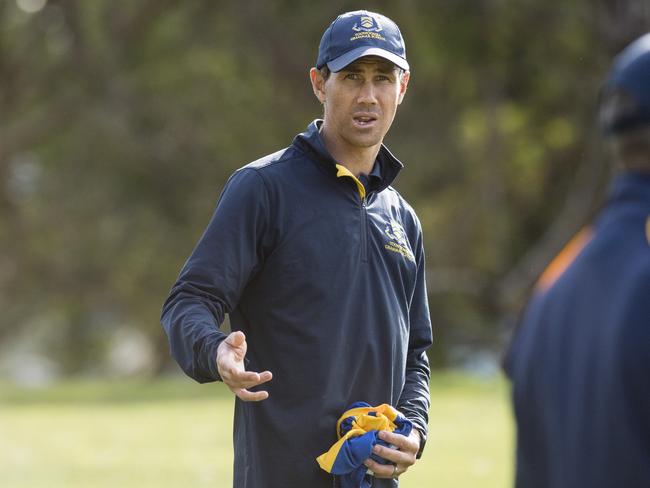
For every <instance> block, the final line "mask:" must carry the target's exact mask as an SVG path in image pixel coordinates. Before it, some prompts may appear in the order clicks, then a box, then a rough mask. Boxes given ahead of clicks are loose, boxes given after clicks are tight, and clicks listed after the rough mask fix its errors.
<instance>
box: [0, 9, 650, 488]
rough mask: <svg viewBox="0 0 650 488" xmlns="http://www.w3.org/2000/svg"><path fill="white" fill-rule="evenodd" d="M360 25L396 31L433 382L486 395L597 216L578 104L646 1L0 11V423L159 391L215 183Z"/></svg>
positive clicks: (590, 110)
mask: <svg viewBox="0 0 650 488" xmlns="http://www.w3.org/2000/svg"><path fill="white" fill-rule="evenodd" d="M358 8H368V9H370V10H375V11H379V12H381V13H383V14H385V15H387V16H389V17H391V18H393V19H394V20H395V21H396V22H397V23H398V24H399V26H400V28H401V30H402V33H403V35H404V38H405V40H406V45H407V55H408V58H409V62H410V64H411V66H412V75H411V82H410V85H409V90H408V94H407V96H406V98H405V101H404V103H403V104H402V106H401V107H400V110H399V111H398V115H397V118H396V122H395V123H394V126H393V128H392V129H391V132H390V133H389V136H388V138H387V141H386V143H387V145H388V146H389V147H390V149H391V150H392V151H393V152H394V153H395V154H396V155H397V156H398V157H399V158H400V159H401V160H402V161H403V162H404V163H405V165H406V169H405V170H404V171H403V172H402V173H401V175H400V176H399V178H398V180H397V182H396V185H395V186H396V187H397V189H398V190H399V191H400V192H401V193H402V194H403V195H404V196H405V197H406V198H407V199H408V200H409V202H410V203H411V204H412V205H413V206H414V207H415V209H416V211H417V212H418V214H419V216H420V219H421V220H422V224H423V227H424V233H425V241H426V250H427V260H428V285H429V293H430V296H429V299H430V306H431V314H432V322H433V324H434V335H435V345H434V347H433V348H432V350H431V351H430V358H431V362H432V364H433V365H434V367H435V368H436V370H439V371H443V373H438V374H440V375H442V376H441V377H443V378H447V376H445V375H446V374H456V373H444V371H449V370H454V371H458V370H460V371H462V372H465V373H470V374H471V375H474V376H479V377H484V378H493V377H498V375H499V358H500V354H501V352H502V351H503V348H504V345H505V344H506V343H507V340H508V336H509V334H510V332H511V330H512V328H513V327H514V325H515V323H516V320H517V316H518V314H519V313H520V311H521V307H522V305H523V303H524V300H525V298H526V295H527V292H528V291H529V289H530V287H531V285H532V284H533V283H534V281H535V279H536V278H537V277H538V275H539V274H540V272H541V271H542V270H543V269H544V267H545V265H546V264H547V263H548V261H549V260H550V259H551V258H552V257H553V256H554V255H555V254H556V253H557V252H558V251H559V250H560V249H561V248H562V247H563V245H564V244H565V243H566V242H567V241H568V240H569V239H570V238H571V237H572V236H573V235H574V234H575V233H576V232H577V231H578V230H579V229H580V228H581V226H582V225H583V224H585V223H586V222H587V221H588V220H589V218H590V216H591V215H592V214H593V213H594V211H595V210H596V209H597V208H598V205H599V204H600V203H601V201H602V195H603V191H604V189H605V188H606V183H607V180H608V179H609V177H610V176H611V173H612V171H613V170H614V169H613V168H612V166H611V164H610V161H609V158H608V156H607V152H606V147H605V145H604V144H603V142H602V141H601V140H600V139H599V137H598V133H597V127H596V124H595V115H596V100H597V97H598V91H599V86H600V82H601V81H602V78H603V76H604V74H605V73H606V71H607V68H608V66H609V63H610V61H611V58H612V56H613V55H614V54H615V53H617V52H618V51H619V50H620V49H621V48H622V47H623V46H624V45H626V44H627V43H628V42H629V41H631V40H632V39H634V38H635V37H637V36H638V35H640V34H641V33H643V32H646V31H648V30H650V3H648V1H647V0H561V1H560V0H544V1H542V0H519V1H515V0H433V1H432V0H427V1H425V0H399V1H398V0H390V1H389V0H386V1H377V0H368V1H366V2H361V3H360V2H351V1H343V0H332V1H329V2H308V1H297V0H294V1H290V0H285V1H283V0H273V1H261V0H258V1H252V0H251V1H234V0H233V1H218V0H214V1H208V0H204V1H198V0H197V1H180V0H133V1H128V2H126V1H122V2H119V1H118V2H116V1H109V0H86V1H81V0H0V310H2V314H1V315H0V384H2V385H4V386H3V388H4V389H5V393H6V392H13V393H6V394H5V403H6V404H9V405H23V403H21V402H25V401H27V400H25V397H24V396H21V395H22V393H20V391H19V390H17V389H16V388H19V389H20V388H24V387H31V388H37V387H38V388H43V387H48V385H49V386H51V385H54V384H57V383H59V382H61V381H70V380H75V381H82V382H83V381H88V380H91V381H96V380H98V379H100V380H102V381H103V382H106V384H113V383H114V382H115V381H116V380H125V381H126V380H127V379H128V381H134V378H135V379H136V381H142V378H146V379H148V380H149V379H152V378H153V379H156V378H161V377H166V376H168V375H169V374H177V373H178V368H177V367H176V366H175V364H173V363H172V362H171V360H170V357H169V352H168V346H167V341H166V338H165V336H164V333H163V331H162V328H161V327H160V325H159V315H160V308H161V305H162V302H163V301H164V299H165V298H166V296H167V293H168V291H169V288H170V287H171V285H172V284H173V282H174V280H175V279H176V276H177V273H178V272H179V270H180V267H181V266H182V264H183V262H184V260H185V259H186V258H187V256H188V255H189V253H190V252H191V250H192V248H193V246H194V244H195V242H196V241H197V239H198V238H199V236H200V234H201V233H202V231H203V229H204V227H205V225H206V224H207V222H208V219H209V218H210V215H211V213H212V211H213V209H214V205H215V203H216V200H217V198H218V195H219V193H220V190H221V188H222V186H223V184H224V182H225V180H226V179H227V178H228V176H229V175H230V173H231V172H232V171H233V170H235V169H236V168H238V167H240V166H243V165H244V164H246V163H248V162H250V161H252V160H254V159H257V158H259V157H261V156H263V155H265V154H268V153H270V152H274V151H276V150H278V149H280V148H282V147H285V146H287V145H288V144H289V143H290V141H291V139H292V138H293V136H294V135H295V134H296V133H298V132H301V131H302V130H304V128H305V127H306V126H307V125H308V123H309V122H311V121H312V120H313V119H314V118H317V117H319V115H320V106H319V104H318V103H317V101H316V99H315V98H314V96H313V94H312V91H311V87H310V84H309V80H308V70H309V68H310V67H311V66H312V65H313V64H314V63H315V59H316V55H317V49H318V43H319V40H320V36H321V34H322V32H323V30H324V29H325V28H326V26H327V25H328V24H329V23H330V22H331V21H332V20H333V19H334V18H335V17H336V15H338V14H339V13H341V12H343V11H347V10H354V9H358ZM187 381H189V380H187ZM463 381H465V380H463ZM496 381H497V383H496V384H497V386H495V388H496V389H497V390H498V391H499V392H501V393H499V395H502V394H503V395H502V396H501V397H499V398H501V399H502V400H503V402H504V403H505V401H506V394H505V390H504V389H503V386H498V385H500V383H499V381H500V380H496ZM138 384H140V383H138ZM165 388H167V390H165V391H168V390H169V391H171V390H172V389H171V388H168V387H165ZM183 388H190V389H191V388H193V387H185V386H184V387H183ZM499 388H501V389H499ZM136 389H137V388H136ZM163 389H164V388H163ZM75 391H76V390H75ZM156 391H157V390H156ZM183 391H185V390H183ZM188 391H189V390H188ZM191 391H192V392H194V393H193V395H199V394H198V393H196V392H197V391H198V390H193V389H191ZM202 391H205V390H202ZM68 394H70V398H76V397H75V394H74V393H70V392H67V393H65V392H64V393H60V395H59V396H56V395H55V397H56V398H65V397H66V395H68ZM76 394H80V393H79V392H77V393H76ZM0 395H1V393H0ZM12 395H13V396H12ZM102 395H108V394H104V393H102V394H99V395H98V396H97V397H93V398H105V397H106V398H107V397H110V395H108V396H102ZM124 395H125V396H128V394H126V393H125V394H124ZM203 395H205V393H203ZM82 396H83V395H82ZM91 396H92V394H91ZM118 396H119V395H118ZM136 396H137V395H136ZM199 396H200V395H199ZM11 398H13V399H14V400H11ZM47 398H50V397H46V400H43V402H44V404H48V401H49V400H47ZM120 398H121V397H120ZM7 399H9V400H7ZM12 401H13V402H14V403H12ZM7 402H8V403H7ZM0 406H2V403H0ZM504 408H505V407H504ZM504 411H505V410H504ZM1 422H2V419H1V418H0V429H1V428H2V427H1V425H2V424H1ZM26 422H27V421H26ZM504 422H505V421H504ZM226 430H227V429H226ZM1 434H2V432H1V431H0V437H1ZM17 435H19V434H17ZM504 435H507V436H509V435H510V434H509V433H508V434H504ZM1 465H2V458H1V457H0V466H1ZM14 466H15V465H14ZM479 468H480V466H479ZM479 471H480V469H479ZM16 472H17V471H14V473H16ZM213 475H214V473H213ZM0 476H1V475H0ZM16 476H18V475H16ZM0 479H1V478H0ZM16 479H17V478H16ZM201 479H203V478H201ZM14 482H16V480H15V479H14ZM16 483H17V482H16ZM199 484H200V483H198V482H197V484H196V485H197V486H198V485H199ZM7 486H10V485H7ZM16 486H18V485H17V484H16ZM44 486H45V485H44ZM48 486H49V485H48ZM66 486H72V485H70V484H67V485H66ZM85 486H99V485H97V484H96V483H95V484H93V483H90V484H86V485H85ZM140 486H147V484H146V482H143V484H141V485H140ZM176 486H180V485H176ZM213 486H214V485H213ZM216 486H220V485H218V484H217V485H216ZM223 486H226V484H224V485H223ZM413 486H416V485H413ZM450 486H451V485H450ZM455 486H463V485H462V484H456V485H455ZM468 486H469V485H468ZM482 486H488V484H484V485H482Z"/></svg>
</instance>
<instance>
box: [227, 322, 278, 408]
mask: <svg viewBox="0 0 650 488" xmlns="http://www.w3.org/2000/svg"><path fill="white" fill-rule="evenodd" d="M246 347H247V346H246V336H245V335H244V333H243V332H240V331H236V332H232V333H230V335H228V337H226V338H225V340H223V341H222V342H221V344H219V347H218V348H217V370H218V371H219V375H220V376H221V379H222V380H223V382H224V383H225V384H226V385H227V386H228V388H230V391H232V392H233V393H234V394H235V395H237V397H238V398H239V399H241V400H243V401H245V402H259V401H260V400H266V399H267V398H268V397H269V393H268V392H267V391H248V388H252V387H254V386H257V385H261V384H262V383H266V382H267V381H269V380H271V379H272V378H273V375H272V374H271V372H270V371H264V372H263V373H255V372H254V371H246V369H245V368H244V357H245V356H246Z"/></svg>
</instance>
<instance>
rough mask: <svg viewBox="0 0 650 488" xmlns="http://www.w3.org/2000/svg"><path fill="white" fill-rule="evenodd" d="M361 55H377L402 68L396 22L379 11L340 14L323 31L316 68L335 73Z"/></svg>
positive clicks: (402, 49) (403, 61)
mask: <svg viewBox="0 0 650 488" xmlns="http://www.w3.org/2000/svg"><path fill="white" fill-rule="evenodd" d="M362 56H380V57H382V58H384V59H387V60H388V61H391V62H392V63H394V64H395V65H396V66H398V67H400V68H402V69H403V70H408V69H409V64H408V63H407V62H406V47H405V46H404V39H402V34H401V32H400V31H399V27H397V24H395V22H393V21H392V20H390V19H389V18H388V17H385V16H383V15H381V14H376V13H374V12H368V11H367V10H357V11H355V12H347V13H344V14H341V15H339V16H338V17H337V18H336V19H334V22H332V23H331V24H330V26H329V27H328V28H327V30H325V33H324V34H323V37H322V39H321V41H320V46H319V48H318V60H317V61H316V68H318V69H321V68H322V67H323V66H325V65H327V67H328V68H329V69H330V71H333V72H337V71H340V70H342V69H343V68H345V67H346V66H347V65H348V64H350V63H352V62H353V61H356V60H357V59H359V58H360V57H362Z"/></svg>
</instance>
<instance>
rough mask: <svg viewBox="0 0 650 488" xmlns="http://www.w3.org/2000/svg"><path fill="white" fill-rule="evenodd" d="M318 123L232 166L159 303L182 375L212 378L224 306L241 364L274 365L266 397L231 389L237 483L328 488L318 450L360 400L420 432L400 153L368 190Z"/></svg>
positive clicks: (414, 227) (408, 224) (422, 346)
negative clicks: (252, 398)
mask: <svg viewBox="0 0 650 488" xmlns="http://www.w3.org/2000/svg"><path fill="white" fill-rule="evenodd" d="M320 123H321V122H320V121H315V122H314V123H312V124H310V126H309V127H308V129H307V131H306V132H304V133H302V134H299V135H298V136H297V137H296V138H295V139H294V141H293V143H292V144H291V146H289V147H288V148H286V149H284V150H282V151H279V152H277V153H274V154H271V155H269V156H267V157H265V158H262V159H260V160H258V161H255V162H253V163H251V164H249V165H247V166H245V167H243V168H241V169H239V170H238V171H236V172H235V173H234V174H233V176H231V178H230V179H229V181H228V183H227V184H226V187H225V189H224V190H223V192H222V194H221V197H220V199H219V202H218V204H217V208H216V210H215V213H214V215H213V217H212V219H211V221H210V223H209V225H208V227H207V229H206V231H205V233H204V234H203V236H202V237H201V239H200V241H199V243H198V244H197V246H196V248H195V249H194V251H193V252H192V255H191V256H190V258H189V259H188V260H187V262H186V263H185V265H184V267H183V269H182V271H181V273H180V276H179V278H178V281H177V282H176V284H175V285H174V286H173V288H172V290H171V293H170V295H169V297H168V299H167V301H166V302H165V305H164V307H163V314H162V324H163V326H164V328H165V330H166V332H167V335H168V337H169V341H170V345H171V352H172V355H173V356H174V358H175V359H176V361H177V362H178V363H179V364H180V366H181V367H182V369H183V370H184V371H185V372H186V373H187V374H188V375H189V376H190V377H192V378H194V379H196V380H197V381H199V382H207V381H214V380H218V379H219V375H218V372H217V368H216V362H215V358H216V353H217V347H218V345H219V344H220V342H221V341H222V340H223V339H224V338H225V334H224V333H223V332H221V331H220V330H219V328H218V326H219V325H220V324H221V323H222V322H223V319H224V315H225V314H226V313H228V314H230V323H231V327H232V329H233V330H241V331H243V332H244V333H245V334H246V340H247V344H248V352H247V356H246V357H247V361H248V362H247V369H249V370H252V371H264V370H270V371H272V372H273V380H271V381H270V382H269V383H266V384H265V385H264V389H265V390H267V391H268V392H269V398H268V399H267V400H264V401H261V402H242V401H240V400H239V399H236V400H235V419H234V449H235V465H234V482H233V485H234V486H235V487H236V488H262V487H264V488H275V487H277V488H287V487H289V488H292V487H304V486H309V487H310V488H330V487H332V486H333V480H332V477H331V475H329V474H327V473H326V472H324V471H322V470H320V468H319V467H318V464H317V463H316V457H317V456H318V455H320V454H322V453H323V452H325V451H327V449H329V447H330V446H331V445H332V444H333V443H334V442H335V441H336V432H335V430H336V421H337V419H338V417H339V415H341V413H342V412H343V411H344V410H345V409H346V407H347V406H348V405H350V404H351V403H353V402H355V401H365V402H367V403H369V404H371V405H379V404H381V403H388V404H391V405H393V406H395V407H396V408H397V409H398V410H400V411H401V412H402V413H403V414H404V415H405V416H406V417H407V418H408V419H409V420H411V421H412V422H413V423H414V427H415V428H417V429H418V430H419V431H420V432H421V433H422V435H423V436H426V433H427V419H428V414H427V412H428V408H429V384H428V383H429V364H428V361H427V356H426V353H425V351H426V349H427V348H428V347H429V346H430V345H431V342H432V333H431V323H430V318H429V309H428V304H427V293H426V286H425V275H424V270H425V262H424V250H423V242H422V232H421V227H420V223H419V221H418V219H417V217H416V215H415V212H414V211H413V209H412V208H411V207H410V206H409V205H408V204H407V203H406V202H405V201H404V199H403V198H402V197H401V196H400V195H399V194H398V193H397V191H395V190H394V189H393V188H391V187H390V186H389V185H390V183H391V182H392V181H393V179H394V178H395V176H396V175H397V173H398V172H399V170H400V169H401V167H402V164H401V163H400V162H399V161H398V160H397V159H396V158H395V157H394V156H393V155H392V154H391V153H390V152H389V151H388V149H386V148H385V147H384V146H382V148H381V150H380V152H379V154H378V157H377V161H376V163H375V164H376V165H378V166H377V167H378V168H379V173H380V175H381V178H377V177H376V172H373V173H375V176H374V177H371V178H369V180H370V183H369V188H368V191H366V188H365V187H364V185H362V184H361V183H360V182H359V181H358V180H356V179H355V178H354V177H353V176H352V175H351V174H349V172H346V171H345V169H344V168H343V167H341V166H338V165H337V164H336V162H335V161H334V160H333V159H332V157H331V156H330V155H329V154H328V153H327V151H326V150H325V147H324V145H323V142H322V139H321V137H320V134H319V132H318V130H319V126H320ZM215 461H216V462H218V460H215ZM374 486H375V487H378V488H381V487H395V486H398V484H397V482H396V481H394V480H379V479H377V480H375V484H374Z"/></svg>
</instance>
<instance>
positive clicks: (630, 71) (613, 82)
mask: <svg viewBox="0 0 650 488" xmlns="http://www.w3.org/2000/svg"><path fill="white" fill-rule="evenodd" d="M619 91H620V92H622V93H624V94H625V95H627V96H629V97H630V101H631V103H630V105H629V108H626V110H623V111H619V112H618V113H616V114H615V115H614V116H609V117H605V118H604V119H603V120H602V121H601V124H602V129H603V132H605V133H606V134H615V133H618V132H622V131H625V130H628V129H632V128H635V127H637V126H641V125H646V124H650V33H648V34H645V35H643V36H641V37H640V38H638V39H637V40H636V41H634V42H633V43H632V44H630V45H629V46H627V47H626V48H625V49H624V50H623V51H622V52H621V53H620V54H619V55H618V56H617V57H616V58H614V62H613V63H612V68H611V70H610V72H609V75H608V77H607V79H606V81H605V84H604V86H603V94H604V95H605V97H606V96H607V95H608V94H610V93H614V92H619Z"/></svg>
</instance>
